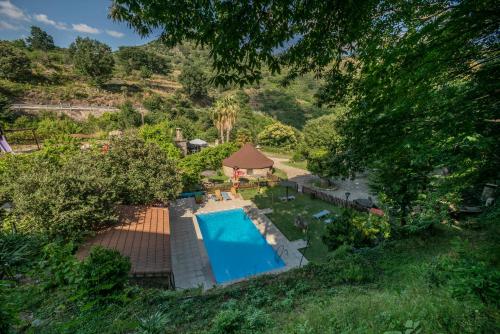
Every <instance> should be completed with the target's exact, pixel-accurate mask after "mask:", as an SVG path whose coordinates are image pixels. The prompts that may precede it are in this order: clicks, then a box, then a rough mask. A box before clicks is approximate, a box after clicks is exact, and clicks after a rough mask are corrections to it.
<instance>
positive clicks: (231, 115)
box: [212, 96, 240, 143]
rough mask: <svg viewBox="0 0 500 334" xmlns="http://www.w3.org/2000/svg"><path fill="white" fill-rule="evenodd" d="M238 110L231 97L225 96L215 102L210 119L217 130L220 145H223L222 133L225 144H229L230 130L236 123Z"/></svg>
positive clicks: (234, 100)
mask: <svg viewBox="0 0 500 334" xmlns="http://www.w3.org/2000/svg"><path fill="white" fill-rule="evenodd" d="M239 109H240V107H239V104H238V101H236V99H235V98H234V97H233V96H226V97H223V98H222V99H220V100H218V101H216V102H215V105H214V108H213V110H212V119H213V121H214V125H215V127H216V128H217V129H218V130H219V134H220V139H221V142H222V143H224V132H225V135H226V142H229V138H230V135H231V130H232V129H233V128H234V124H235V123H236V118H237V116H238V112H239Z"/></svg>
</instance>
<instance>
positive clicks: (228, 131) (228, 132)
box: [226, 128, 231, 143]
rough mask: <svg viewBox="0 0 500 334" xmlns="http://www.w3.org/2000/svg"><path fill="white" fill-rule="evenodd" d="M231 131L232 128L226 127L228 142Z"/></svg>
mask: <svg viewBox="0 0 500 334" xmlns="http://www.w3.org/2000/svg"><path fill="white" fill-rule="evenodd" d="M230 132H231V128H227V129H226V142H227V143H229V134H230Z"/></svg>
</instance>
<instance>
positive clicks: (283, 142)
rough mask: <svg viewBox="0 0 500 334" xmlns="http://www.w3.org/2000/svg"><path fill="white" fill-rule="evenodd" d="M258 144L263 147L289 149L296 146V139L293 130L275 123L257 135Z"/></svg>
mask: <svg viewBox="0 0 500 334" xmlns="http://www.w3.org/2000/svg"><path fill="white" fill-rule="evenodd" d="M258 142H259V144H261V145H264V146H270V147H277V148H283V149H291V148H293V147H294V146H295V145H297V143H298V139H297V135H296V130H295V129H294V128H292V127H291V126H288V125H284V124H282V123H278V122H276V123H274V124H271V125H268V126H266V127H265V128H264V130H262V132H261V133H259V135H258Z"/></svg>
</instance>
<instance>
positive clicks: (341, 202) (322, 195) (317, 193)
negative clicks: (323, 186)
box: [302, 186, 369, 212]
mask: <svg viewBox="0 0 500 334" xmlns="http://www.w3.org/2000/svg"><path fill="white" fill-rule="evenodd" d="M302 193H304V194H310V195H311V196H314V197H316V198H319V199H321V200H323V201H325V202H328V203H332V204H335V205H337V206H341V207H343V208H349V209H354V210H357V211H360V212H368V211H369V209H367V208H366V207H364V206H361V205H359V204H356V203H354V202H351V201H348V200H345V199H343V198H339V197H336V196H333V195H331V194H328V193H326V192H324V191H321V190H318V189H314V188H310V187H307V186H303V187H302Z"/></svg>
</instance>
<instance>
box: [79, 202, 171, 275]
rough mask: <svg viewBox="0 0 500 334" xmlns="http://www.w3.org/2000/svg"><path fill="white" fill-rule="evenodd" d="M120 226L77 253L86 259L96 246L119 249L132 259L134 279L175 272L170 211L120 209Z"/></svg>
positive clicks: (164, 209)
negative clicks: (171, 245)
mask: <svg viewBox="0 0 500 334" xmlns="http://www.w3.org/2000/svg"><path fill="white" fill-rule="evenodd" d="M118 213H119V224H118V225H116V226H114V227H112V228H109V229H107V230H104V231H101V232H99V233H98V234H97V235H96V236H95V237H93V238H91V239H90V240H87V242H85V243H84V244H83V245H82V246H81V247H80V249H79V250H78V252H77V254H76V255H77V257H78V258H79V259H83V258H85V257H86V256H87V255H88V254H89V252H90V249H91V247H92V246H97V245H99V246H102V247H105V248H109V249H116V250H117V251H119V252H120V254H122V255H123V256H127V257H129V258H130V263H131V264H132V268H131V272H130V273H131V274H132V275H133V276H150V275H154V276H162V275H168V273H170V272H171V271H172V260H171V255H170V254H171V252H170V221H169V215H168V209H167V208H159V207H147V206H128V205H123V206H120V208H119V210H118Z"/></svg>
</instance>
